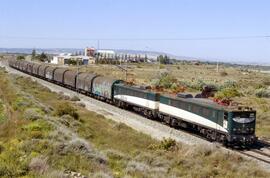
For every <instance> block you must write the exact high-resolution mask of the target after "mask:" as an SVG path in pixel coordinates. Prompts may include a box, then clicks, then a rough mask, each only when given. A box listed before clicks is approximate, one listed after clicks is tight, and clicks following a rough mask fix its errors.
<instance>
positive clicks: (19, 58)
mask: <svg viewBox="0 0 270 178" xmlns="http://www.w3.org/2000/svg"><path fill="white" fill-rule="evenodd" d="M17 60H25V57H24V56H21V55H20V56H17Z"/></svg>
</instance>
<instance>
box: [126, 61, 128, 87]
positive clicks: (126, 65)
mask: <svg viewBox="0 0 270 178" xmlns="http://www.w3.org/2000/svg"><path fill="white" fill-rule="evenodd" d="M127 62H128V61H126V82H127Z"/></svg>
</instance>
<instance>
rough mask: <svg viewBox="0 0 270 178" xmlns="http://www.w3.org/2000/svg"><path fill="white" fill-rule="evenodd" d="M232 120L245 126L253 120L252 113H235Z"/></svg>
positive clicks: (253, 114)
mask: <svg viewBox="0 0 270 178" xmlns="http://www.w3.org/2000/svg"><path fill="white" fill-rule="evenodd" d="M233 120H234V121H235V122H237V123H241V124H246V123H251V122H253V121H254V120H255V113H254V112H236V113H234V114H233Z"/></svg>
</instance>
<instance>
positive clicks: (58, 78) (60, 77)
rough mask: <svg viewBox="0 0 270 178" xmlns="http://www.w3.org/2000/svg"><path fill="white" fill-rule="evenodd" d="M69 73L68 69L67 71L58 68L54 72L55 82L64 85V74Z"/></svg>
mask: <svg viewBox="0 0 270 178" xmlns="http://www.w3.org/2000/svg"><path fill="white" fill-rule="evenodd" d="M67 71H68V69H65V68H57V69H56V70H55V71H54V74H53V80H54V81H55V82H57V83H60V84H64V74H65V72H67Z"/></svg>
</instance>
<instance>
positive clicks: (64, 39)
mask: <svg viewBox="0 0 270 178" xmlns="http://www.w3.org/2000/svg"><path fill="white" fill-rule="evenodd" d="M268 38H270V36H269V35H256V36H223V37H194V38H63V37H34V36H28V37H27V36H0V39H11V40H12V39H16V40H20V39H21V40H57V41H209V40H241V39H268Z"/></svg>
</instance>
